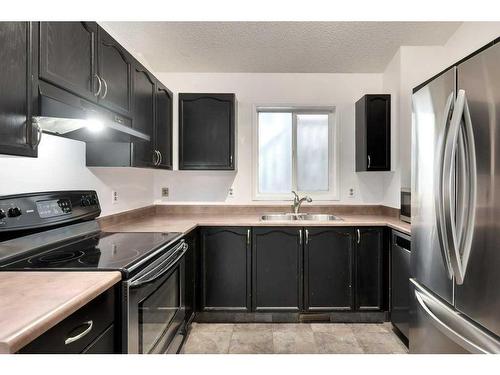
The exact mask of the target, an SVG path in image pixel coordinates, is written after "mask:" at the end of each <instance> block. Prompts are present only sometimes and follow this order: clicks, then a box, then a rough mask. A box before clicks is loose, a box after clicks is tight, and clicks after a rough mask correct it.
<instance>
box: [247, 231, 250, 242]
mask: <svg viewBox="0 0 500 375" xmlns="http://www.w3.org/2000/svg"><path fill="white" fill-rule="evenodd" d="M247 245H248V246H250V229H247Z"/></svg>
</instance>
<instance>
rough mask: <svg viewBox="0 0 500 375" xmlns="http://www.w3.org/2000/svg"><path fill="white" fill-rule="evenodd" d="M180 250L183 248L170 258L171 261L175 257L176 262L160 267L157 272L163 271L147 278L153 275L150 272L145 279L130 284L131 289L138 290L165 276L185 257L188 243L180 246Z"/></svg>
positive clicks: (141, 278) (169, 262)
mask: <svg viewBox="0 0 500 375" xmlns="http://www.w3.org/2000/svg"><path fill="white" fill-rule="evenodd" d="M180 248H181V249H180V250H178V251H177V252H176V253H174V255H172V256H171V257H169V258H168V260H170V259H171V258H172V257H174V256H175V259H174V260H172V261H168V264H167V266H166V267H162V265H159V266H158V267H156V268H155V270H156V269H159V268H160V269H161V270H160V271H159V272H156V273H155V274H153V276H151V277H146V276H148V275H149V274H150V273H151V272H148V273H147V274H146V275H144V276H143V277H140V278H138V279H137V280H135V281H133V282H132V283H130V287H131V288H138V287H140V286H143V285H145V284H150V283H152V282H154V281H156V280H158V279H159V278H160V277H162V276H163V275H165V274H166V273H167V272H168V271H169V270H170V269H171V268H172V267H173V266H174V265H175V264H176V263H177V262H178V261H179V259H181V258H182V257H183V256H184V254H185V253H186V251H187V250H188V248H189V246H188V244H187V243H185V242H184V243H182V245H180ZM175 254H179V255H177V256H176V255H175ZM153 271H154V270H153Z"/></svg>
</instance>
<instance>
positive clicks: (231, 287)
mask: <svg viewBox="0 0 500 375" xmlns="http://www.w3.org/2000/svg"><path fill="white" fill-rule="evenodd" d="M250 232H251V231H250V228H241V227H234V228H231V227H225V228H204V229H202V231H201V263H202V267H201V269H202V276H201V284H202V285H201V290H202V295H201V310H204V311H213V310H232V311H250V310H251V301H250V293H251V249H250Z"/></svg>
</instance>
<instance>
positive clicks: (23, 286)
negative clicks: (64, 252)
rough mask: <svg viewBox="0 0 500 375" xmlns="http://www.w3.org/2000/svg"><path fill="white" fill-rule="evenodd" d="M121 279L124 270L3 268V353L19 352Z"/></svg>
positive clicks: (0, 314) (0, 333) (0, 337)
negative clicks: (77, 270) (53, 270)
mask: <svg viewBox="0 0 500 375" xmlns="http://www.w3.org/2000/svg"><path fill="white" fill-rule="evenodd" d="M120 280H121V274H120V272H30V271H26V272H25V271H20V272H0V353H15V352H16V351H18V350H19V349H21V348H22V347H23V346H25V345H26V344H28V343H30V342H31V341H33V340H34V339H35V338H37V337H38V336H40V335H41V334H42V333H44V332H45V331H47V330H49V329H50V328H52V327H53V326H55V325H56V324H57V323H59V322H60V321H62V320H63V319H64V318H66V317H68V316H69V315H71V314H72V313H74V312H75V311H76V310H78V309H79V308H80V307H82V306H84V305H86V304H87V303H88V302H90V301H91V300H93V299H94V298H95V297H97V296H98V295H99V294H101V293H102V292H104V291H106V290H107V289H109V288H110V287H111V286H113V285H114V284H116V283H117V282H118V281H120Z"/></svg>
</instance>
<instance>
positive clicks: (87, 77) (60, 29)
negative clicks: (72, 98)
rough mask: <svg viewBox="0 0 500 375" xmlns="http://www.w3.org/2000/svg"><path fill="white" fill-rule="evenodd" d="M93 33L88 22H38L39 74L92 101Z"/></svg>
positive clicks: (95, 25) (93, 24)
mask: <svg viewBox="0 0 500 375" xmlns="http://www.w3.org/2000/svg"><path fill="white" fill-rule="evenodd" d="M96 33H97V24H95V23H91V22H40V73H39V74H40V78H42V79H44V80H45V81H48V82H50V83H52V84H54V85H57V86H59V87H61V88H63V89H65V90H68V91H71V92H72V93H74V94H77V95H79V96H81V97H83V98H85V99H87V100H92V101H95V100H96V96H95V95H94V88H95V85H98V80H97V79H96V78H95V76H94V75H95V74H96V59H95V53H96V51H95V41H96ZM101 88H102V87H101ZM96 89H97V88H96Z"/></svg>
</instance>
